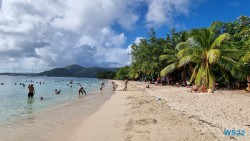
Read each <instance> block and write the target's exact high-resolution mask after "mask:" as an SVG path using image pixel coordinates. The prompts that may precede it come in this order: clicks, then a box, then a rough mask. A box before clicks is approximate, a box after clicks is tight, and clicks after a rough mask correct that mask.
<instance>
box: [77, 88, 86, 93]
mask: <svg viewBox="0 0 250 141" xmlns="http://www.w3.org/2000/svg"><path fill="white" fill-rule="evenodd" d="M83 92H84V93H85V95H86V92H85V90H84V89H83V87H81V88H80V89H79V95H80V94H82V95H83Z"/></svg>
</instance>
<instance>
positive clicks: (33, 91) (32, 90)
mask: <svg viewBox="0 0 250 141" xmlns="http://www.w3.org/2000/svg"><path fill="white" fill-rule="evenodd" d="M28 89H29V93H28V98H33V96H34V95H35V88H34V86H33V84H31V85H29V86H28Z"/></svg>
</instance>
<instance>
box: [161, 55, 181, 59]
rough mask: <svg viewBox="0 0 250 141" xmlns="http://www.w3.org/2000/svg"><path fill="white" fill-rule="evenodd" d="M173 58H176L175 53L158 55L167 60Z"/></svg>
mask: <svg viewBox="0 0 250 141" xmlns="http://www.w3.org/2000/svg"><path fill="white" fill-rule="evenodd" d="M173 58H176V59H178V58H177V57H176V56H175V55H161V56H160V57H159V59H160V60H169V59H173Z"/></svg>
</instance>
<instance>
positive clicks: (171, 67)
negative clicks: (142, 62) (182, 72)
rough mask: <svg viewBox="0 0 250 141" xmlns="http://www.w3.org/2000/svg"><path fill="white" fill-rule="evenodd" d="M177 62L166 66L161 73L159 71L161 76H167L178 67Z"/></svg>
mask: <svg viewBox="0 0 250 141" xmlns="http://www.w3.org/2000/svg"><path fill="white" fill-rule="evenodd" d="M178 64H179V62H175V63H172V64H170V65H168V66H166V67H165V68H164V69H163V70H162V71H161V74H160V75H161V76H162V77H164V76H166V75H167V74H169V73H171V72H173V71H174V70H175V69H176V68H177V67H178Z"/></svg>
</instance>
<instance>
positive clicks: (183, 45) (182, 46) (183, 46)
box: [175, 42, 193, 50]
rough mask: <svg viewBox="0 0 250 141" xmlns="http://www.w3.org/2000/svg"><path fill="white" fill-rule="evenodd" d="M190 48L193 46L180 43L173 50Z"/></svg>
mask: <svg viewBox="0 0 250 141" xmlns="http://www.w3.org/2000/svg"><path fill="white" fill-rule="evenodd" d="M191 46H193V44H190V43H188V42H181V43H179V44H177V45H176V47H175V49H177V50H182V49H185V48H186V47H191Z"/></svg>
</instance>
